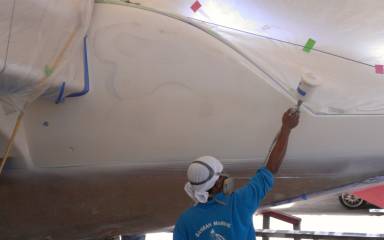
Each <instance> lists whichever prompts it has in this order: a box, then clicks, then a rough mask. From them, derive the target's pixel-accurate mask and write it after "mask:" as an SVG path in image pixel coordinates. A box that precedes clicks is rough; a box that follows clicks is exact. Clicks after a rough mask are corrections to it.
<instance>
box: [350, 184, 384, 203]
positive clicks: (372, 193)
mask: <svg viewBox="0 0 384 240" xmlns="http://www.w3.org/2000/svg"><path fill="white" fill-rule="evenodd" d="M353 195H356V196H358V197H359V198H362V199H364V200H365V201H367V202H369V203H372V204H373V205H376V206H378V207H381V208H384V185H379V186H376V187H370V188H365V189H363V190H359V191H356V192H353Z"/></svg>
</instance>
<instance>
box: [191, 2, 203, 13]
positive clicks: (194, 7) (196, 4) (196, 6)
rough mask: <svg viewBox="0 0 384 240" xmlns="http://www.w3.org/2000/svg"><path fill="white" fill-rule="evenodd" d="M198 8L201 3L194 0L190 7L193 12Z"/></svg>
mask: <svg viewBox="0 0 384 240" xmlns="http://www.w3.org/2000/svg"><path fill="white" fill-rule="evenodd" d="M200 8H201V3H200V2H199V1H198V0H196V2H195V3H194V4H192V6H191V9H192V11H193V12H196V11H197V10H199V9H200Z"/></svg>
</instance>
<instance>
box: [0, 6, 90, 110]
mask: <svg viewBox="0 0 384 240" xmlns="http://www.w3.org/2000/svg"><path fill="white" fill-rule="evenodd" d="M93 2H94V1H93V0H66V1H62V0H27V1H15V0H13V1H2V2H1V3H0V8H2V9H3V6H5V5H6V6H8V9H9V8H11V9H12V11H11V14H10V15H8V16H10V17H7V18H0V21H2V22H0V27H1V31H0V39H6V40H4V41H1V45H0V46H1V47H2V48H3V46H4V44H6V46H5V47H4V48H5V49H7V51H6V52H5V51H2V52H1V53H4V54H1V55H0V58H1V60H2V61H3V62H4V67H3V69H2V71H1V72H0V74H1V75H0V102H1V103H2V105H3V107H4V109H5V110H6V111H7V112H12V111H15V110H19V111H20V110H23V109H24V108H25V107H26V106H27V105H28V104H29V103H31V102H33V101H34V100H35V99H36V98H37V97H39V96H40V95H41V94H43V93H44V92H45V91H46V90H47V88H48V87H49V86H50V85H51V84H53V82H54V81H55V80H57V79H60V80H65V81H70V80H71V79H73V78H74V76H75V74H76V71H77V69H78V68H79V63H78V62H77V61H72V60H71V59H73V56H75V55H76V54H81V53H82V46H83V38H84V36H85V34H86V31H87V29H88V26H89V23H90V19H91V15H92V9H93ZM10 5H12V7H11V6H10ZM5 60H6V61H5ZM2 61H0V63H1V62H2ZM80 66H81V65H80Z"/></svg>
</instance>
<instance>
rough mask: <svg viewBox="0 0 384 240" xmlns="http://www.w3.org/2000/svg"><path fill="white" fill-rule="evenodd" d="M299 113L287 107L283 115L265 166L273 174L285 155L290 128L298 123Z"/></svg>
mask: <svg viewBox="0 0 384 240" xmlns="http://www.w3.org/2000/svg"><path fill="white" fill-rule="evenodd" d="M299 118H300V113H299V112H298V111H295V109H293V108H291V109H288V110H287V111H286V112H285V113H284V115H283V120H282V122H283V124H282V126H281V130H280V132H279V134H278V136H277V139H276V142H275V144H274V146H273V148H272V151H271V153H270V154H269V156H268V162H267V164H266V167H267V168H268V169H269V171H271V172H272V173H273V174H275V173H277V171H278V170H279V168H280V165H281V163H282V162H283V159H284V157H285V153H286V151H287V147H288V139H289V135H290V133H291V130H292V129H293V128H295V127H296V126H297V125H298V124H299Z"/></svg>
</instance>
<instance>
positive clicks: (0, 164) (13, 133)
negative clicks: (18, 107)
mask: <svg viewBox="0 0 384 240" xmlns="http://www.w3.org/2000/svg"><path fill="white" fill-rule="evenodd" d="M23 116H24V111H20V113H19V115H18V116H17V120H16V123H15V127H14V128H13V130H12V135H11V138H10V139H9V140H8V143H7V146H6V147H5V151H4V154H3V158H2V159H0V161H1V163H0V175H1V172H2V171H3V168H4V165H5V163H6V162H7V159H8V157H9V153H10V152H11V149H12V145H13V142H14V141H15V138H16V133H17V130H18V129H19V127H20V124H21V120H22V119H23Z"/></svg>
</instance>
